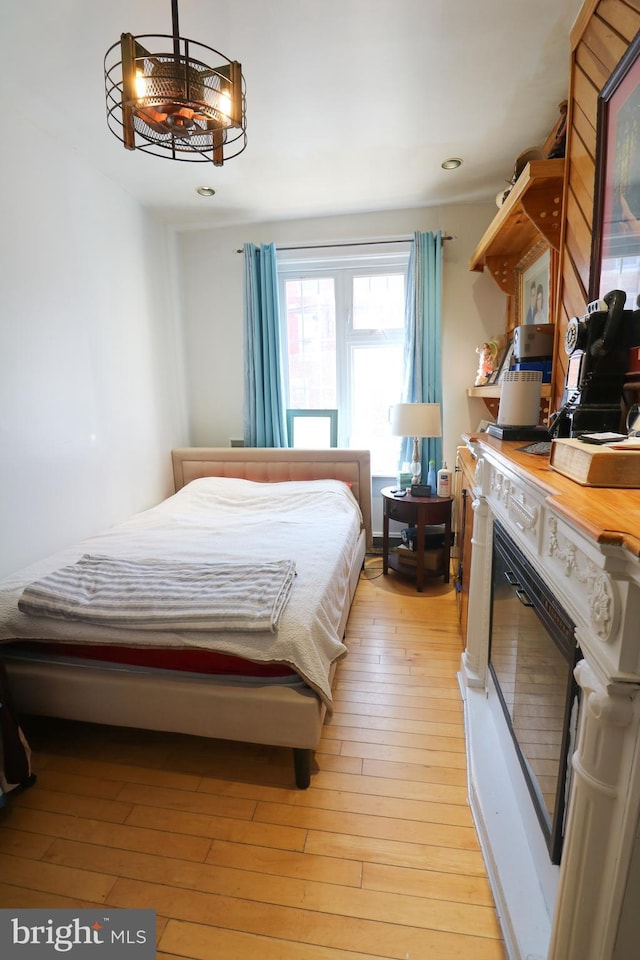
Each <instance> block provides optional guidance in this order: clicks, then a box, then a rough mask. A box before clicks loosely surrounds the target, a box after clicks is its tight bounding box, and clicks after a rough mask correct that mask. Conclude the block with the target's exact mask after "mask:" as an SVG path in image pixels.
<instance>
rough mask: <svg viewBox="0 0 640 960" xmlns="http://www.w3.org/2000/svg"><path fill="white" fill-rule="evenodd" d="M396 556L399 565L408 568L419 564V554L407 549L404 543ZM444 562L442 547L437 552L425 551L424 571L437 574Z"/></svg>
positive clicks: (398, 547) (397, 550)
mask: <svg viewBox="0 0 640 960" xmlns="http://www.w3.org/2000/svg"><path fill="white" fill-rule="evenodd" d="M396 556H397V558H398V562H399V563H402V564H406V566H408V567H415V566H416V565H417V563H418V554H417V553H416V551H415V550H412V549H411V548H410V547H407V546H406V545H405V544H404V543H400V544H398V546H397V547H396ZM443 560H444V549H443V548H442V547H440V548H438V549H436V550H425V552H424V569H425V570H430V571H432V572H433V573H436V572H437V571H438V570H440V568H441V567H442V563H443Z"/></svg>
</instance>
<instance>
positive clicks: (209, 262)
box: [178, 204, 505, 527]
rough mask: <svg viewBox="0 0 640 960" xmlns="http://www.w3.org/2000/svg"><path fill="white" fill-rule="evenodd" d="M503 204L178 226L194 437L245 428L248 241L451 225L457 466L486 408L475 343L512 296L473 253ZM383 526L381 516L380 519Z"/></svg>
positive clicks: (449, 417) (450, 400) (451, 436)
mask: <svg viewBox="0 0 640 960" xmlns="http://www.w3.org/2000/svg"><path fill="white" fill-rule="evenodd" d="M495 213H496V208H495V204H478V205H458V206H455V205H451V206H442V207H430V208H421V209H416V210H402V211H397V212H391V213H379V214H373V213H372V214H367V215H359V216H342V217H327V218H322V219H316V220H288V221H280V222H274V223H261V224H251V225H245V226H241V227H226V228H219V229H210V230H193V231H185V232H183V233H181V234H180V235H179V238H178V250H179V258H180V270H181V281H182V287H183V298H184V314H185V340H186V344H187V346H186V370H187V381H188V397H189V412H190V418H191V423H190V432H191V442H192V443H194V444H196V445H222V446H226V445H228V443H229V439H230V438H234V437H241V436H242V408H243V385H242V375H243V337H242V259H243V258H242V256H241V255H240V254H238V253H236V250H238V249H240V248H241V247H242V244H243V243H245V242H251V243H267V242H271V241H274V242H276V243H283V244H285V243H314V242H329V241H339V240H342V241H347V240H354V239H377V238H385V237H398V236H411V235H412V234H413V233H414V231H415V230H434V231H435V230H438V229H440V230H442V231H443V233H446V234H451V235H453V236H455V237H456V239H455V240H450V241H447V242H446V243H445V246H444V291H443V370H442V374H443V394H444V398H443V430H444V438H443V451H444V457H445V459H446V460H447V463H448V464H449V466H451V467H453V465H454V461H455V449H456V446H457V445H458V440H459V437H460V434H461V433H462V432H463V431H465V430H468V429H473V428H475V427H476V426H477V424H478V422H479V421H480V420H481V419H482V418H483V417H486V416H487V410H486V407H485V405H484V403H483V402H482V401H481V400H477V399H470V398H468V397H467V396H466V388H467V387H468V386H471V385H472V384H473V381H474V378H475V374H476V370H477V366H478V358H477V356H476V353H475V348H476V346H477V345H478V344H479V343H481V342H482V341H483V340H486V339H487V338H488V337H491V336H497V335H499V334H500V333H502V332H503V331H504V328H505V298H504V296H503V294H502V293H501V292H500V291H499V290H498V288H497V286H496V285H495V284H494V282H493V281H492V280H491V278H490V277H489V276H487V275H484V274H477V273H471V272H470V271H469V259H470V257H471V254H472V253H473V250H474V249H475V247H476V245H477V244H478V241H479V240H480V238H481V236H482V234H483V232H484V230H485V229H486V227H487V226H488V224H489V223H490V222H491V220H492V218H493V217H494V216H495ZM374 527H375V524H374Z"/></svg>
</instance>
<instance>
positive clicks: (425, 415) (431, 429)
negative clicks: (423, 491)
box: [391, 403, 442, 483]
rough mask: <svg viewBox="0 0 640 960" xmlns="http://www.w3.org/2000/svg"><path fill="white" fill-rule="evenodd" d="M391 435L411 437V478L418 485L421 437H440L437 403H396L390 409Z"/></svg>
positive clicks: (438, 407)
mask: <svg viewBox="0 0 640 960" xmlns="http://www.w3.org/2000/svg"><path fill="white" fill-rule="evenodd" d="M391 433H392V434H393V436H394V437H413V453H412V455H411V476H412V478H413V483H418V481H419V480H420V473H421V472H422V465H421V456H420V443H419V441H420V439H421V437H441V436H442V427H441V426H440V404H439V403H397V404H396V405H395V406H393V407H391Z"/></svg>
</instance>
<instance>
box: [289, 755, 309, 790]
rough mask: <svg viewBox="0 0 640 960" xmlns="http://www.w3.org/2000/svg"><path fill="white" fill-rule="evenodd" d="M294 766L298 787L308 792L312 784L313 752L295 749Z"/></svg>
mask: <svg viewBox="0 0 640 960" xmlns="http://www.w3.org/2000/svg"><path fill="white" fill-rule="evenodd" d="M293 766H294V769H295V772H296V787H297V788H298V790H306V789H307V787H308V786H309V784H310V783H311V750H303V749H302V748H301V747H294V748H293Z"/></svg>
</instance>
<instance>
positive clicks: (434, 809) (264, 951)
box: [0, 557, 505, 960]
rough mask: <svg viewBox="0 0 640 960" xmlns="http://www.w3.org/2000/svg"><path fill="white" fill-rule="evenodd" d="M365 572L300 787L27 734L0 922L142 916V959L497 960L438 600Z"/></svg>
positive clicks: (140, 744)
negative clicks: (80, 912) (141, 911)
mask: <svg viewBox="0 0 640 960" xmlns="http://www.w3.org/2000/svg"><path fill="white" fill-rule="evenodd" d="M381 570H382V565H381V560H380V558H378V557H371V558H368V559H367V569H366V570H365V572H364V574H363V576H362V578H361V582H360V584H359V586H358V591H357V594H356V599H355V602H354V605H353V608H352V612H351V616H350V619H349V624H348V629H347V645H348V648H349V655H348V656H347V657H346V658H345V659H344V660H343V661H342V662H341V663H340V665H339V669H338V673H337V677H336V684H335V688H334V693H335V711H334V714H333V716H332V717H331V719H330V721H329V722H327V724H326V725H325V730H324V735H323V738H322V742H321V744H320V748H319V750H318V752H317V754H316V767H315V768H314V771H313V775H312V784H311V787H310V788H309V789H308V790H306V791H298V790H296V789H294V788H292V769H291V766H292V765H291V756H290V752H289V751H287V750H279V749H274V748H264V747H254V746H251V745H241V744H230V743H225V742H221V741H207V740H204V739H198V738H190V737H182V736H175V735H171V734H159V733H150V732H144V731H133V730H125V729H116V728H105V727H94V726H90V725H83V724H74V723H67V722H62V721H53V720H42V719H36V718H31V719H27V721H26V723H25V727H26V730H27V733H28V736H29V738H30V740H31V744H32V747H33V748H34V769H35V771H36V773H37V775H38V782H37V784H36V786H35V787H33V788H32V789H30V790H28V791H26V792H24V793H22V794H21V795H19V796H15V797H13V798H12V799H11V801H10V802H9V803H8V805H7V807H6V808H5V810H4V811H3V812H2V813H1V814H0V907H50V908H51V907H56V906H60V907H91V906H95V905H97V904H99V905H100V906H101V908H102V907H104V908H108V907H113V908H120V907H147V908H152V909H154V910H156V912H157V937H158V943H157V956H158V958H160V960H178V958H181V960H184V958H191V960H213V958H215V960H227V958H229V960H231V958H234V960H244V958H251V960H253V958H254V957H260V958H261V960H373V958H377V960H380V958H394V960H407V958H412V960H462V958H465V960H466V958H468V957H473V958H474V960H504V957H505V952H504V945H503V942H502V939H501V933H500V928H499V925H498V922H497V918H496V912H495V908H494V904H493V900H492V896H491V891H490V888H489V885H488V882H487V878H486V872H485V868H484V864H483V860H482V856H481V853H480V849H479V846H478V841H477V837H476V833H475V830H474V826H473V822H472V818H471V814H470V811H469V807H468V805H467V788H466V763H465V747H464V732H463V720H462V704H461V698H460V693H459V690H458V685H457V680H456V670H457V667H458V663H459V658H460V651H461V640H460V632H459V628H458V619H457V611H456V599H455V592H454V589H453V587H452V585H450V584H447V585H444V584H441V583H439V582H433V583H428V584H427V586H426V588H425V592H424V593H423V594H418V593H416V591H415V588H414V587H413V586H412V585H411V584H410V583H408V582H404V581H401V580H400V579H399V578H398V577H397V576H395V575H394V574H390V575H389V576H388V577H386V578H383V577H382V576H381V575H380V574H381Z"/></svg>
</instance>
